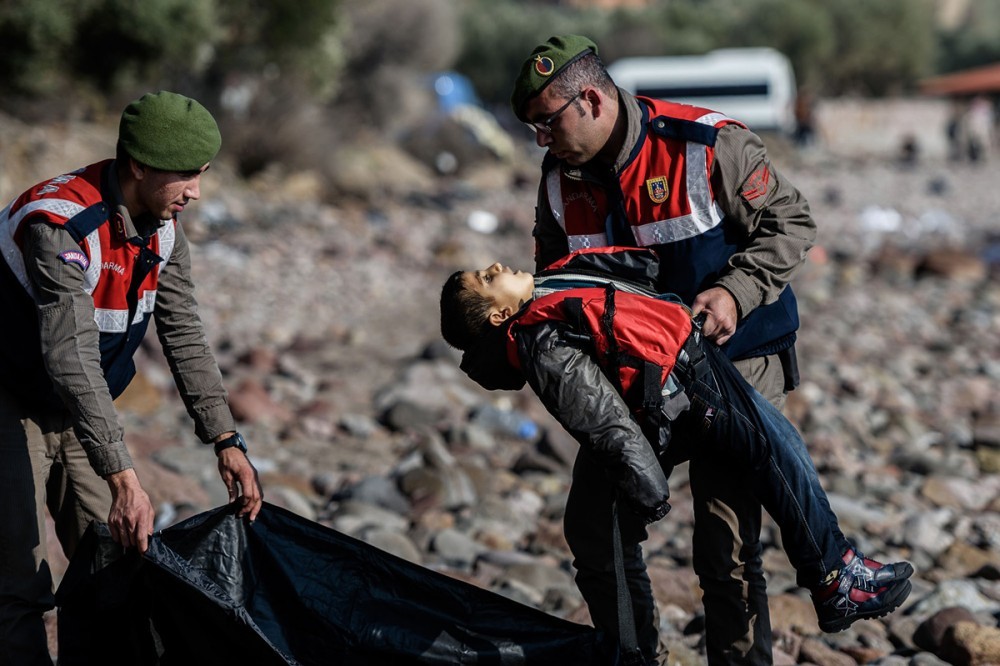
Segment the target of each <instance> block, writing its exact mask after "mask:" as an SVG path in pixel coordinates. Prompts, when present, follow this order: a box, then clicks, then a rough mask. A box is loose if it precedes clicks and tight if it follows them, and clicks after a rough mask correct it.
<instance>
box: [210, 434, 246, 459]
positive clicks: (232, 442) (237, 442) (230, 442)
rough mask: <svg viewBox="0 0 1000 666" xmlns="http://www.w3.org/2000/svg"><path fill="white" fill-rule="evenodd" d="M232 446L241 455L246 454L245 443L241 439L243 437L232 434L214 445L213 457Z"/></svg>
mask: <svg viewBox="0 0 1000 666" xmlns="http://www.w3.org/2000/svg"><path fill="white" fill-rule="evenodd" d="M233 446H235V447H236V448H238V449H239V450H240V451H242V452H243V453H246V452H247V441H246V440H245V439H243V435H241V434H240V433H238V432H234V433H233V434H232V435H230V436H229V437H226V438H225V439H220V440H219V441H218V442H216V443H215V455H219V454H220V453H221V452H223V451H225V450H226V449H228V448H230V447H233Z"/></svg>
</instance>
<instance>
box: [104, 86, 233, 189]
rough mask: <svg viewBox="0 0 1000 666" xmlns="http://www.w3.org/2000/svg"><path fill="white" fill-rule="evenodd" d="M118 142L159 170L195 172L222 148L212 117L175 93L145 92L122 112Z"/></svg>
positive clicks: (201, 108)
mask: <svg viewBox="0 0 1000 666" xmlns="http://www.w3.org/2000/svg"><path fill="white" fill-rule="evenodd" d="M118 141H119V142H120V143H121V146H122V148H123V149H124V150H125V152H126V153H128V154H129V156H131V157H132V158H133V159H135V160H137V161H139V162H142V163H143V164H145V165H147V166H151V167H153V168H154V169H160V170H162V171H196V170H198V169H200V168H202V167H203V166H205V165H206V164H207V163H209V162H211V161H212V159H214V158H215V156H216V154H217V153H218V152H219V148H221V147H222V135H221V134H220V133H219V126H218V125H217V124H216V122H215V118H213V117H212V114H211V113H209V112H208V109H206V108H205V107H203V106H202V105H201V104H199V103H198V102H196V101H195V100H193V99H191V98H190V97H185V96H184V95H178V94H177V93H172V92H167V91H162V90H161V91H160V92H158V93H147V94H145V95H143V96H142V97H140V98H139V99H137V100H135V101H134V102H132V103H131V104H129V105H128V106H127V107H125V111H123V112H122V119H121V123H120V124H119V125H118Z"/></svg>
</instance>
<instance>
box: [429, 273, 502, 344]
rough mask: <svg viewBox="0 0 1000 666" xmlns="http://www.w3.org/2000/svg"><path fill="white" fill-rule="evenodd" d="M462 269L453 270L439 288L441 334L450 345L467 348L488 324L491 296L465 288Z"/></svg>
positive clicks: (482, 332)
mask: <svg viewBox="0 0 1000 666" xmlns="http://www.w3.org/2000/svg"><path fill="white" fill-rule="evenodd" d="M464 275H465V273H464V272H463V271H456V272H455V273H452V275H451V276H450V277H449V278H448V279H447V280H446V281H445V283H444V287H442V288H441V337H443V338H444V340H445V342H447V343H448V344H449V345H451V346H452V347H455V348H456V349H461V350H462V351H465V350H468V349H469V348H470V347H472V346H473V345H474V344H475V343H476V341H477V340H479V339H480V338H481V337H482V336H483V334H484V333H486V331H487V330H489V326H490V308H492V307H493V299H492V298H489V297H488V296H483V295H482V294H477V293H476V292H474V291H472V290H471V289H469V287H468V285H466V283H465V280H463V279H462V278H463V276H464Z"/></svg>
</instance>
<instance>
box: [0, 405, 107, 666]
mask: <svg viewBox="0 0 1000 666" xmlns="http://www.w3.org/2000/svg"><path fill="white" fill-rule="evenodd" d="M71 423H72V421H71V419H70V415H69V413H68V412H65V411H58V410H56V411H52V412H37V411H34V410H29V409H26V408H24V407H22V406H20V405H19V403H18V402H17V400H16V399H15V398H14V396H12V395H10V394H9V393H7V392H6V391H4V390H3V389H0V664H4V665H6V664H17V665H18V666H22V665H23V666H43V665H44V666H52V660H51V659H50V658H49V649H48V642H47V637H46V632H45V625H44V623H43V619H42V615H43V613H45V612H46V611H48V610H50V609H51V608H52V607H53V606H54V605H55V599H54V596H53V594H52V587H53V580H52V571H51V570H50V568H49V555H48V548H49V547H50V545H49V544H48V543H46V541H47V540H46V528H45V510H46V507H47V508H48V510H49V513H50V514H51V515H52V518H53V520H54V522H55V527H56V536H57V537H58V539H59V542H60V544H61V545H62V549H63V551H64V552H65V553H66V555H67V556H68V557H72V555H73V549H74V548H75V547H76V545H77V543H79V541H80V538H81V537H82V536H83V533H84V531H85V530H86V528H87V526H88V525H89V524H90V521H91V520H94V519H96V520H102V521H103V520H107V517H108V512H109V511H110V509H111V491H110V490H109V488H108V484H107V482H105V481H104V480H103V479H101V478H100V477H99V476H97V474H95V473H94V470H93V468H91V466H90V463H89V462H88V460H87V455H86V453H85V452H84V450H83V447H82V446H81V444H80V442H79V440H77V439H76V436H75V435H74V434H73V430H72V427H71ZM60 622H61V621H60Z"/></svg>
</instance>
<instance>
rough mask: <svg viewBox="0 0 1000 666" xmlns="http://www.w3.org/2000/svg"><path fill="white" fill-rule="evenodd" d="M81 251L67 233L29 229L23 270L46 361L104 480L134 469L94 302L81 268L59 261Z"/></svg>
mask: <svg viewBox="0 0 1000 666" xmlns="http://www.w3.org/2000/svg"><path fill="white" fill-rule="evenodd" d="M79 250H80V246H79V245H77V243H76V242H75V241H74V240H73V238H72V237H71V236H70V235H69V232H68V231H66V230H65V229H64V228H62V227H60V226H56V225H50V224H48V223H45V222H37V223H35V224H31V225H29V226H28V228H27V232H26V234H25V239H24V256H25V267H26V269H27V272H28V277H29V279H30V280H31V284H32V287H33V288H34V290H35V301H36V303H37V305H38V326H39V336H40V338H41V347H42V358H43V359H44V361H45V368H46V370H47V372H48V374H49V379H50V380H51V381H52V384H53V387H54V388H55V390H56V393H57V394H58V395H59V397H60V398H61V399H62V401H63V403H65V405H66V407H67V409H69V412H70V414H71V415H72V418H73V427H74V431H75V432H76V435H77V437H78V438H79V439H80V443H81V444H82V445H83V448H84V450H85V451H86V452H87V459H88V460H89V461H90V465H91V466H92V467H93V468H94V471H95V472H97V474H99V475H100V476H102V477H106V476H108V475H109V474H113V473H115V472H120V471H122V470H125V469H129V468H131V467H132V458H131V457H130V456H129V453H128V449H126V448H125V440H124V428H123V427H122V426H121V424H120V423H119V421H118V413H117V411H116V410H115V406H114V402H113V401H112V399H111V393H110V391H109V389H108V383H107V381H105V379H104V373H103V372H102V370H101V352H100V342H99V341H100V334H99V333H98V330H97V324H96V323H95V322H94V299H93V298H92V297H91V296H90V294H88V293H87V292H86V291H84V272H83V268H82V267H80V266H79V265H78V264H77V263H74V262H66V261H63V260H62V259H61V258H60V255H61V254H62V253H63V252H66V251H76V252H79Z"/></svg>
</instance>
